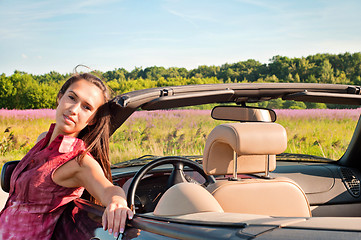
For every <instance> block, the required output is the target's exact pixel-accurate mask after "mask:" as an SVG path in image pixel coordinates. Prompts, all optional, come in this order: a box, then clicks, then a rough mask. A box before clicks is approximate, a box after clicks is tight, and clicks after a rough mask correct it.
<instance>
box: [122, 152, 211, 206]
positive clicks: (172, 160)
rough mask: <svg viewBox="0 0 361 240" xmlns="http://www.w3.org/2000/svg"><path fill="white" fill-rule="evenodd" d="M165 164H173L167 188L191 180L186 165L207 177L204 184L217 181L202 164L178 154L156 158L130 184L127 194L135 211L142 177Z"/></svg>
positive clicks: (129, 202)
mask: <svg viewBox="0 0 361 240" xmlns="http://www.w3.org/2000/svg"><path fill="white" fill-rule="evenodd" d="M165 164H172V166H173V169H172V173H171V175H170V176H169V178H168V183H167V189H168V188H170V187H171V186H173V185H175V184H177V183H181V182H189V181H190V180H189V179H187V177H186V176H185V174H184V171H183V168H184V166H188V167H190V168H191V169H193V170H195V171H196V172H198V173H199V174H201V175H202V177H203V178H204V179H205V183H204V184H202V185H203V186H208V185H209V184H211V183H215V182H216V180H215V178H214V177H213V176H209V175H207V174H205V172H204V171H203V168H202V166H201V165H200V164H198V163H197V162H195V161H192V160H190V159H188V158H185V157H178V156H168V157H161V158H158V159H155V160H153V161H151V162H149V163H147V164H146V165H144V166H143V167H142V168H141V169H139V171H138V172H137V173H136V174H135V175H134V177H133V180H132V182H131V183H130V185H129V189H128V194H127V202H128V207H129V208H130V209H131V210H132V211H133V212H134V213H135V201H134V199H135V192H136V190H137V187H138V184H139V182H140V181H141V179H142V178H143V177H144V176H145V175H146V174H147V173H148V172H149V171H150V170H152V169H153V168H155V167H158V166H161V165H165Z"/></svg>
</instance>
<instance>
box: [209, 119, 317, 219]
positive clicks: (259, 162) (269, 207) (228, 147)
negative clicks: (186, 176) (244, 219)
mask: <svg viewBox="0 0 361 240" xmlns="http://www.w3.org/2000/svg"><path fill="white" fill-rule="evenodd" d="M286 147H287V135H286V130H285V129H284V128H283V127H282V126H281V125H279V124H277V123H230V124H222V125H219V126H217V127H215V128H214V129H213V130H212V132H211V133H210V134H209V136H208V139H207V142H206V146H205V150H204V155H203V168H204V171H205V172H206V173H207V174H208V175H233V178H231V179H226V180H220V181H217V182H216V183H215V184H213V185H210V186H209V187H208V188H207V190H208V191H209V192H210V193H211V194H212V195H213V196H214V197H215V198H216V199H217V201H218V202H219V204H220V205H221V207H222V208H223V210H224V212H235V213H248V214H263V215H270V216H282V217H310V216H311V211H310V206H309V203H308V200H307V197H306V195H305V193H304V192H303V190H302V189H301V188H300V187H299V186H298V185H297V184H296V183H295V182H293V181H292V180H290V179H287V178H267V177H263V178H262V177H253V178H248V179H238V180H236V179H237V175H238V174H254V173H263V175H265V176H267V175H268V171H273V170H274V169H275V167H276V156H275V155H276V154H279V153H282V152H283V151H284V150H285V149H286Z"/></svg>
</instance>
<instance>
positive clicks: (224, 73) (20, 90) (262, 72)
mask: <svg viewBox="0 0 361 240" xmlns="http://www.w3.org/2000/svg"><path fill="white" fill-rule="evenodd" d="M95 74H96V75H97V76H99V77H100V78H102V79H103V80H104V81H105V82H106V83H107V85H108V86H109V87H110V88H111V89H112V90H113V92H114V95H118V94H121V93H125V92H129V91H133V90H139V89H144V88H152V87H164V86H174V85H189V84H209V83H236V82H250V83H252V82H300V83H334V84H350V85H361V52H356V53H348V52H346V53H343V54H316V55H310V56H307V57H302V58H288V57H285V56H278V55H277V56H274V57H272V59H270V63H268V64H263V63H260V62H259V61H256V60H253V59H249V60H247V61H241V62H237V63H226V64H223V65H221V66H206V65H202V66H198V67H197V68H195V69H191V70H187V69H186V68H179V67H170V68H164V67H157V66H153V67H147V68H144V69H143V68H142V67H135V68H134V69H133V70H131V71H127V70H126V69H124V68H117V69H114V70H112V71H107V72H100V71H97V72H96V73H95ZM70 76H71V74H60V73H57V72H54V71H52V72H50V73H47V74H43V75H33V74H29V73H26V72H22V71H15V72H14V73H13V74H12V75H11V76H6V75H5V74H1V75H0V108H7V109H39V108H55V107H56V101H55V99H56V94H57V92H58V90H59V89H60V87H61V85H62V84H63V83H64V82H65V81H66V79H68V78H69V77H70ZM270 104H271V105H272V107H278V108H282V107H290V106H289V104H293V107H294V108H306V107H307V108H314V107H326V106H325V105H322V106H321V105H312V104H309V105H305V104H303V103H289V102H286V103H280V102H278V101H273V102H271V103H270ZM275 104H276V106H274V105H275ZM261 105H262V104H261ZM286 105H287V106H286ZM291 107H292V106H291ZM328 107H332V106H328Z"/></svg>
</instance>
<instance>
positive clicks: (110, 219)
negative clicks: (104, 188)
mask: <svg viewBox="0 0 361 240" xmlns="http://www.w3.org/2000/svg"><path fill="white" fill-rule="evenodd" d="M127 217H128V219H132V218H133V212H132V211H131V210H130V209H129V208H127V207H123V206H120V207H118V206H116V205H115V204H109V206H108V207H107V208H106V209H105V211H104V214H103V217H102V222H103V227H104V230H106V229H108V232H109V234H114V236H115V237H117V236H118V235H119V233H123V232H124V229H125V223H126V220H127Z"/></svg>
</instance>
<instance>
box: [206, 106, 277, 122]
mask: <svg viewBox="0 0 361 240" xmlns="http://www.w3.org/2000/svg"><path fill="white" fill-rule="evenodd" d="M211 116H212V118H213V119H216V120H229V121H240V122H274V121H276V113H275V111H273V110H272V109H267V108H256V107H241V106H216V107H214V108H213V109H212V113H211Z"/></svg>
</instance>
